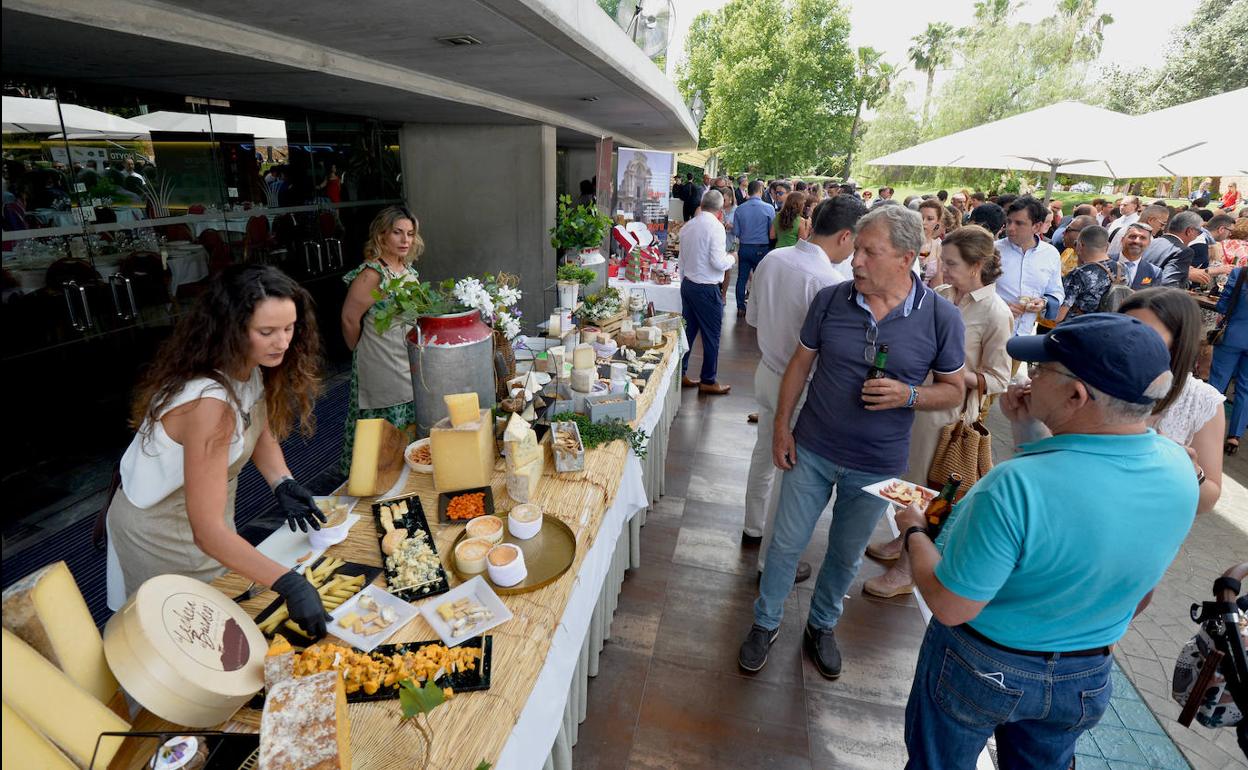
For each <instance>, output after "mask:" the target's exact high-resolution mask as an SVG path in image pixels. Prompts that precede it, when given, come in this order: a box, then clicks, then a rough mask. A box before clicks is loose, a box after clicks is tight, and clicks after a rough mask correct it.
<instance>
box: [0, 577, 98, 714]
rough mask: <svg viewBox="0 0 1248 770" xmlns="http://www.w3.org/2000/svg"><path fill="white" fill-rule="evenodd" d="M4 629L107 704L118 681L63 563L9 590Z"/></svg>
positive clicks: (24, 580)
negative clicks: (15, 635) (110, 668)
mask: <svg viewBox="0 0 1248 770" xmlns="http://www.w3.org/2000/svg"><path fill="white" fill-rule="evenodd" d="M4 627H5V628H7V629H9V630H10V631H12V632H13V633H15V634H17V635H18V636H20V637H21V638H22V640H23V641H25V642H26V643H27V644H29V645H30V646H31V647H34V648H35V650H36V651H37V652H38V653H39V654H40V655H42V656H43V657H45V658H47V659H48V660H49V661H51V662H52V664H53V665H55V666H56V667H57V668H59V669H60V670H62V671H64V672H65V674H66V675H68V676H69V678H70V679H72V680H74V681H75V682H76V683H77V684H78V686H79V687H82V688H83V689H84V690H86V691H87V692H89V693H91V694H92V695H94V696H95V698H96V699H97V700H99V701H100V702H101V703H108V702H109V701H110V700H112V698H113V696H114V695H115V694H116V693H117V680H116V679H114V678H113V672H111V671H109V670H108V663H107V662H106V661H105V660H104V641H103V640H102V639H101V638H100V632H99V631H98V630H97V629H96V627H95V621H94V620H93V619H92V618H91V611H90V610H88V609H87V603H86V601H84V600H83V598H82V593H81V592H79V590H78V584H77V583H75V582H74V576H73V575H71V574H70V572H69V567H68V566H67V565H66V564H65V562H63V561H58V562H56V563H55V564H49V565H48V566H46V567H44V568H42V569H39V570H36V571H35V572H32V573H31V574H29V575H27V576H26V577H24V578H22V579H21V580H19V581H17V582H16V583H14V584H13V585H11V586H9V587H8V588H6V589H5V590H4Z"/></svg>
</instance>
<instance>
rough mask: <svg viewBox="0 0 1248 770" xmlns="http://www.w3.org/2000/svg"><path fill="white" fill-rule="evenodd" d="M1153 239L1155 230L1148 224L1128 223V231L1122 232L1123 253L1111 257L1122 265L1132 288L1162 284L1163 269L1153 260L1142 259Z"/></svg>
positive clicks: (1145, 287) (1128, 283)
mask: <svg viewBox="0 0 1248 770" xmlns="http://www.w3.org/2000/svg"><path fill="white" fill-rule="evenodd" d="M1152 240H1153V231H1152V230H1151V229H1150V228H1149V227H1148V225H1144V224H1140V223H1139V222H1136V223H1135V224H1133V225H1127V230H1126V232H1124V233H1123V234H1122V254H1120V255H1119V256H1117V257H1115V256H1111V257H1110V260H1111V261H1114V262H1118V263H1120V264H1121V265H1122V267H1123V269H1124V270H1125V271H1126V273H1125V279H1126V282H1127V285H1128V286H1130V287H1131V288H1132V289H1147V288H1148V287H1150V286H1160V285H1161V283H1160V280H1161V270H1159V269H1158V268H1157V266H1156V265H1154V264H1153V263H1152V262H1145V261H1144V260H1143V259H1142V257H1143V256H1144V250H1145V249H1147V248H1148V244H1149V243H1151V242H1152Z"/></svg>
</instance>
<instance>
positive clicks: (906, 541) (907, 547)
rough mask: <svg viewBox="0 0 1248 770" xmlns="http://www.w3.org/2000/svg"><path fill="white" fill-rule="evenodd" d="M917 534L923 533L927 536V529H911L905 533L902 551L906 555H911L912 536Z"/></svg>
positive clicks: (902, 539) (902, 537)
mask: <svg viewBox="0 0 1248 770" xmlns="http://www.w3.org/2000/svg"><path fill="white" fill-rule="evenodd" d="M915 532H921V533H923V534H924V535H926V534H927V529H926V528H924V527H910V528H909V529H907V530H906V531H905V533H904V534H903V535H902V536H901V549H902V550H903V551H905V552H906V553H910V536H911V535H913V534H914V533H915Z"/></svg>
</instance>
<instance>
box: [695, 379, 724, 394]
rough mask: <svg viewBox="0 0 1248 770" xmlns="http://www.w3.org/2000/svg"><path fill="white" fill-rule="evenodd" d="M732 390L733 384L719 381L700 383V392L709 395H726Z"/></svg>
mask: <svg viewBox="0 0 1248 770" xmlns="http://www.w3.org/2000/svg"><path fill="white" fill-rule="evenodd" d="M730 390H732V386H731V385H723V384H721V383H718V382H701V383H698V392H699V393H705V394H707V395H708V396H724V395H727V394H728V391H730Z"/></svg>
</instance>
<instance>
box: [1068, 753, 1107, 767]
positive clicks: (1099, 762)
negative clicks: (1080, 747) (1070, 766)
mask: <svg viewBox="0 0 1248 770" xmlns="http://www.w3.org/2000/svg"><path fill="white" fill-rule="evenodd" d="M1076 757H1077V759H1076V762H1077V765H1076V767H1077V768H1078V770H1110V768H1109V763H1108V762H1106V761H1105V760H1103V759H1101V758H1100V757H1090V756H1085V755H1083V754H1077V755H1076Z"/></svg>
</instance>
